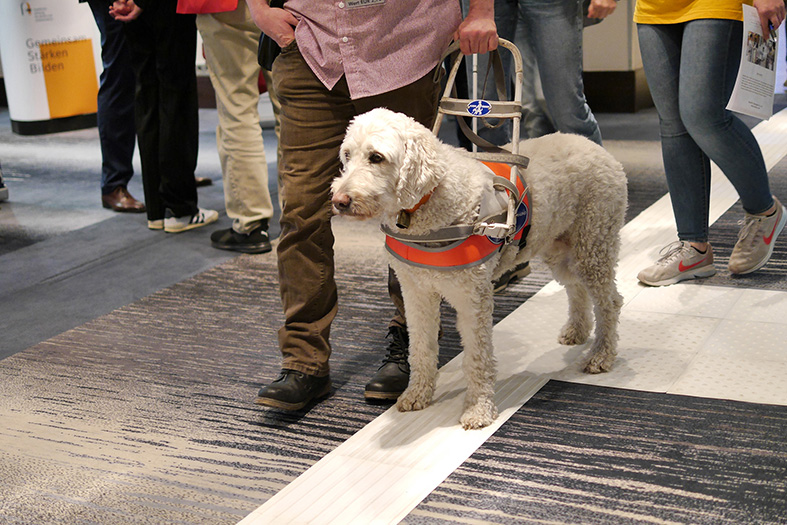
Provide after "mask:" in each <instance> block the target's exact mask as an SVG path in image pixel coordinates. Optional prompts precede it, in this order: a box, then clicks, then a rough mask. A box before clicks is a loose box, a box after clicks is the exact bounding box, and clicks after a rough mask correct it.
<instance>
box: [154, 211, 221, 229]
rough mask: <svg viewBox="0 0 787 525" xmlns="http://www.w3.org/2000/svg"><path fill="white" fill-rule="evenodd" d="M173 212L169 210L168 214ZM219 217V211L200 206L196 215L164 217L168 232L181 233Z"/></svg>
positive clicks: (214, 220) (165, 227)
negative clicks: (204, 208)
mask: <svg viewBox="0 0 787 525" xmlns="http://www.w3.org/2000/svg"><path fill="white" fill-rule="evenodd" d="M171 213H172V212H170V211H169V210H167V215H171ZM218 219H219V212H217V211H215V210H203V209H202V208H200V209H198V210H197V213H195V214H194V215H186V216H185V217H164V231H165V232H167V233H180V232H184V231H186V230H193V229H194V228H199V227H201V226H205V225H206V224H210V223H212V222H216V221H217V220H218Z"/></svg>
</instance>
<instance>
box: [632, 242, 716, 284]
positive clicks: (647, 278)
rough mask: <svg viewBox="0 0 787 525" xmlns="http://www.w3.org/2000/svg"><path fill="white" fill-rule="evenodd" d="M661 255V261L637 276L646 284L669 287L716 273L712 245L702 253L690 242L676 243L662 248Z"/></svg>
mask: <svg viewBox="0 0 787 525" xmlns="http://www.w3.org/2000/svg"><path fill="white" fill-rule="evenodd" d="M659 255H661V259H659V260H658V261H656V263H654V264H652V265H651V266H648V267H647V268H645V269H644V270H642V271H641V272H639V275H637V279H639V280H640V281H641V282H643V283H644V284H647V285H650V286H667V285H668V284H675V283H678V282H680V281H685V280H686V279H699V278H701V277H710V276H711V275H714V274H715V273H716V268H714V267H713V248H711V245H710V244H708V250H707V251H706V252H705V253H700V252H698V251H697V250H695V249H694V248H693V247H692V246H691V244H690V243H689V242H686V241H676V242H673V243H671V244H668V245H667V246H665V247H664V248H662V249H661V251H660V252H659Z"/></svg>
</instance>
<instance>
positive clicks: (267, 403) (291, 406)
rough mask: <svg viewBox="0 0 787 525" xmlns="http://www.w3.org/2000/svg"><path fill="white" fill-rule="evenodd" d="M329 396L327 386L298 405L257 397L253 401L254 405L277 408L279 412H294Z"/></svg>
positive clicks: (329, 392)
mask: <svg viewBox="0 0 787 525" xmlns="http://www.w3.org/2000/svg"><path fill="white" fill-rule="evenodd" d="M330 395H331V385H330V384H329V385H327V386H326V387H325V390H323V391H321V392H319V393H318V394H316V395H315V396H314V397H312V398H311V399H307V400H306V401H302V402H300V403H287V402H286V401H280V400H278V399H273V398H270V397H257V399H255V400H254V403H255V404H257V405H264V406H268V407H273V408H278V409H280V410H287V411H290V412H294V411H296V410H301V409H302V408H303V407H305V406H306V405H308V404H309V403H312V402H315V401H320V400H321V399H325V398H326V397H328V396H330Z"/></svg>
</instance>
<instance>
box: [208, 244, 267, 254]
mask: <svg viewBox="0 0 787 525" xmlns="http://www.w3.org/2000/svg"><path fill="white" fill-rule="evenodd" d="M210 245H211V246H213V247H214V248H218V249H219V250H229V251H231V252H241V253H268V252H269V251H271V250H272V249H273V247H272V246H271V244H270V243H267V242H266V243H264V244H245V245H241V244H220V243H216V242H212V243H210Z"/></svg>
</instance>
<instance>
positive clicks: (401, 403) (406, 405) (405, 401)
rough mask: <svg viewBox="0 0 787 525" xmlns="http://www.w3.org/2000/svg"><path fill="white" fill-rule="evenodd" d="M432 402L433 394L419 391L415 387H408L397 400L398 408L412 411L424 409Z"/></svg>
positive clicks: (402, 410)
mask: <svg viewBox="0 0 787 525" xmlns="http://www.w3.org/2000/svg"><path fill="white" fill-rule="evenodd" d="M431 402H432V396H431V394H429V393H427V392H418V391H416V390H415V389H412V388H409V387H408V388H407V389H406V390H405V391H404V392H403V393H402V395H401V396H399V399H397V400H396V408H397V409H398V410H399V412H412V411H413V410H423V409H424V408H426V407H428V406H429V403H431Z"/></svg>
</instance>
